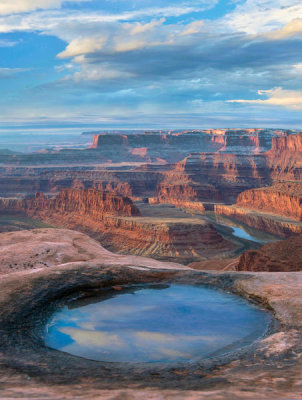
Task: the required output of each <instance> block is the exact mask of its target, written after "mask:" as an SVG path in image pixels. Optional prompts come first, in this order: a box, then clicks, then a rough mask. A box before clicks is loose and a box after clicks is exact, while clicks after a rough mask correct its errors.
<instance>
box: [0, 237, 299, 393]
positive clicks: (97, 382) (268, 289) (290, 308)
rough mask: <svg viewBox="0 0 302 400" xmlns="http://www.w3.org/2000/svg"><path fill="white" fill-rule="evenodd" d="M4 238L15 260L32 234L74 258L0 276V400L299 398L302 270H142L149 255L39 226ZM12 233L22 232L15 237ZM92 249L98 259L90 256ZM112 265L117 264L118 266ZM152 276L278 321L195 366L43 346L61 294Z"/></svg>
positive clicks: (77, 293)
mask: <svg viewBox="0 0 302 400" xmlns="http://www.w3.org/2000/svg"><path fill="white" fill-rule="evenodd" d="M9 235H10V239H8V238H7V239H6V245H7V246H8V247H9V246H11V245H15V246H16V245H17V244H18V243H19V249H20V251H21V255H20V257H22V256H23V257H24V255H25V254H29V253H28V252H27V253H26V252H25V250H24V252H23V254H22V251H23V250H22V248H24V246H22V244H23V245H24V244H25V243H26V242H28V243H30V242H32V241H33V237H34V236H35V235H36V237H37V238H39V235H40V241H41V243H40V244H41V245H42V244H43V243H44V245H45V246H48V247H49V246H52V243H53V242H55V239H56V240H57V242H56V243H57V244H56V245H55V246H58V243H60V242H63V243H65V245H66V246H67V247H66V248H63V249H62V248H61V250H63V251H64V252H65V251H68V252H69V258H70V261H72V262H69V263H65V264H64V263H63V264H62V263H61V261H62V260H58V261H55V256H54V255H53V256H52V257H53V258H52V261H51V266H50V267H48V268H47V267H45V268H43V269H39V270H34V271H30V272H31V273H28V271H27V270H21V269H20V270H19V271H18V272H11V273H9V274H6V275H4V276H2V277H1V280H0V305H1V307H0V325H1V330H0V383H1V398H3V399H5V398H15V399H16V398H31V399H32V398H37V399H44V398H45V399H47V398H51V399H52V400H59V399H74V398H77V399H105V400H118V399H119V400H120V399H127V400H128V399H129V400H132V399H134V400H142V399H144V400H146V399H150V400H155V399H156V400H158V399H165V400H172V399H173V400H175V399H181V400H183V399H185V400H205V399H211V400H222V399H223V400H225V399H226V400H231V399H232V400H234V399H235V400H239V399H240V400H242V399H253V400H255V399H266V400H268V399H270V400H277V399H278V400H280V399H299V398H301V396H302V385H301V381H302V357H301V355H302V340H301V337H302V336H301V333H302V311H301V310H302V308H301V304H302V273H300V272H292V273H262V274H257V273H252V272H251V273H240V272H222V273H218V274H217V273H216V274H215V273H205V272H200V271H192V270H189V269H183V268H182V267H181V266H178V267H179V269H177V270H176V269H173V268H172V269H171V267H172V265H169V268H165V266H166V265H167V264H165V263H159V262H154V264H153V265H152V267H153V268H149V267H150V266H151V265H148V264H149V262H150V261H149V260H145V261H144V259H138V258H136V257H132V258H131V260H130V259H127V261H126V258H125V257H121V256H116V255H113V254H110V253H109V252H105V253H102V251H103V250H101V249H99V248H98V247H97V246H98V245H97V243H96V242H94V241H93V240H91V239H89V238H87V237H85V235H82V234H79V233H75V232H70V231H66V230H63V231H59V230H53V231H52V232H50V231H49V230H38V231H32V232H31V233H30V234H29V232H25V233H24V232H23V233H22V232H18V233H11V234H9ZM15 235H25V236H24V237H23V241H22V240H21V238H20V236H15ZM26 235H29V236H28V239H29V240H25V239H26ZM14 236H15V238H14ZM68 241H69V242H68ZM37 242H38V240H37ZM37 242H36V243H37ZM67 242H68V243H69V244H66V243H67ZM36 243H35V244H36ZM78 246H79V247H78ZM34 247H35V245H34ZM7 249H8V248H7ZM68 249H69V250H68ZM32 250H34V249H32ZM58 253H59V251H58ZM96 253H97V254H96ZM11 254H13V252H12V253H11ZM100 255H102V258H98V257H99V256H100ZM76 257H79V260H78V261H75V260H76ZM81 257H82V258H81ZM83 257H84V260H83ZM85 257H87V259H86V258H85ZM88 259H89V260H88ZM7 261H8V260H7ZM7 261H4V262H5V263H6V262H7ZM119 261H121V264H123V265H118V262H119ZM181 268H182V269H181ZM160 282H161V283H172V282H177V283H184V284H194V285H203V284H210V285H213V286H214V287H217V288H220V289H221V290H227V291H231V292H233V293H236V294H238V295H241V296H244V297H246V298H247V299H254V300H256V301H257V303H258V305H260V306H264V307H266V308H268V309H269V310H271V311H272V312H273V313H274V315H275V317H276V318H277V319H278V321H279V324H278V323H277V324H271V326H270V330H269V331H268V332H267V336H266V337H263V338H261V339H259V340H258V341H256V342H254V344H253V345H251V346H248V347H244V346H243V347H242V349H241V350H240V351H239V352H232V351H231V350H230V351H229V353H227V352H226V353H225V354H223V355H220V356H217V357H215V358H211V359H208V360H204V361H203V362H200V361H195V360H192V362H190V363H181V364H167V365H154V364H152V363H151V364H148V365H147V364H131V365H128V364H127V363H104V362H95V361H90V360H86V359H83V358H79V357H74V356H71V355H69V354H67V353H63V352H58V351H55V350H52V349H49V348H47V347H45V345H44V342H43V330H44V324H45V322H46V320H47V318H48V316H49V315H50V313H52V312H53V310H54V307H55V306H58V305H60V304H62V301H63V302H64V299H65V298H66V296H69V297H70V296H72V297H73V296H83V295H87V294H88V293H90V294H91V290H92V291H94V290H97V289H99V290H100V289H102V288H106V287H107V288H108V287H119V286H121V285H129V284H142V283H160ZM87 291H88V292H87Z"/></svg>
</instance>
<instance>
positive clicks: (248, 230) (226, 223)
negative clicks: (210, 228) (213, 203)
mask: <svg viewBox="0 0 302 400" xmlns="http://www.w3.org/2000/svg"><path fill="white" fill-rule="evenodd" d="M207 217H208V218H209V219H210V220H212V221H214V222H215V223H216V224H217V225H218V226H220V227H228V228H231V229H232V235H233V236H236V237H238V238H241V239H245V240H249V241H251V242H254V243H261V244H266V243H271V242H275V241H277V240H280V239H281V238H280V237H278V236H275V235H272V234H270V233H267V232H264V231H261V230H259V229H256V228H252V227H250V226H247V225H245V224H243V223H241V222H239V221H237V220H235V219H233V218H230V217H226V216H222V215H220V214H216V213H214V212H208V213H207Z"/></svg>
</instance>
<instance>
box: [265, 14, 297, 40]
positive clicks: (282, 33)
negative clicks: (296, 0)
mask: <svg viewBox="0 0 302 400" xmlns="http://www.w3.org/2000/svg"><path fill="white" fill-rule="evenodd" d="M297 35H299V36H302V18H296V19H294V20H292V21H291V22H289V23H288V24H286V25H284V26H283V27H282V28H281V29H276V30H273V31H271V32H268V33H267V34H266V35H265V36H266V37H267V38H268V39H270V40H280V39H287V38H290V37H293V36H297Z"/></svg>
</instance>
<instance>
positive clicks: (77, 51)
mask: <svg viewBox="0 0 302 400" xmlns="http://www.w3.org/2000/svg"><path fill="white" fill-rule="evenodd" d="M106 40H107V38H106V37H86V38H78V39H73V40H72V41H71V42H70V43H69V44H68V46H67V47H66V49H65V50H64V51H62V52H61V53H59V54H58V55H57V58H70V57H75V56H79V55H83V54H89V53H94V52H96V51H98V50H101V49H102V48H103V46H104V43H105V42H106Z"/></svg>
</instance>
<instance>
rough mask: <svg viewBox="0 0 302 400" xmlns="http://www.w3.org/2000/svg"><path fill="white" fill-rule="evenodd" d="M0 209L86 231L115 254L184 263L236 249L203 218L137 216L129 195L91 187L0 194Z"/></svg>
mask: <svg viewBox="0 0 302 400" xmlns="http://www.w3.org/2000/svg"><path fill="white" fill-rule="evenodd" d="M0 210H1V213H2V214H5V215H8V214H12V215H17V214H20V215H25V216H28V217H33V218H37V219H39V220H42V221H45V222H47V223H50V224H53V225H55V226H61V227H68V228H72V229H77V230H80V231H83V232H86V233H89V234H90V236H92V237H94V238H96V239H98V240H99V241H100V242H101V243H102V244H103V245H104V246H105V247H106V248H107V249H110V250H112V251H115V252H119V253H123V254H135V255H144V256H149V257H153V258H155V259H161V260H172V261H176V260H177V261H182V262H186V263H188V262H193V261H196V260H199V259H206V258H207V257H214V256H215V255H216V254H217V252H220V253H222V254H224V253H225V254H231V253H232V251H234V250H235V249H236V247H237V246H236V244H235V243H232V242H229V241H228V240H226V239H224V238H223V237H222V236H221V235H220V234H219V233H218V232H217V231H216V230H215V229H214V227H213V226H212V225H211V223H209V222H207V221H204V220H198V219H194V218H187V216H186V215H182V214H180V215H178V213H177V212H176V215H174V214H172V215H171V216H169V213H168V212H166V213H165V214H166V215H162V216H157V215H156V214H155V215H153V214H152V215H150V214H149V215H142V214H141V212H140V210H139V208H138V207H137V206H136V205H135V204H133V203H132V201H131V200H130V199H129V198H127V197H122V196H120V195H117V194H115V193H112V192H104V191H97V190H96V189H86V190H81V189H64V190H62V191H61V192H60V193H59V194H58V195H57V196H55V197H53V198H50V197H46V196H45V195H44V194H43V193H37V194H36V195H35V196H34V197H32V198H26V199H8V198H1V199H0Z"/></svg>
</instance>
